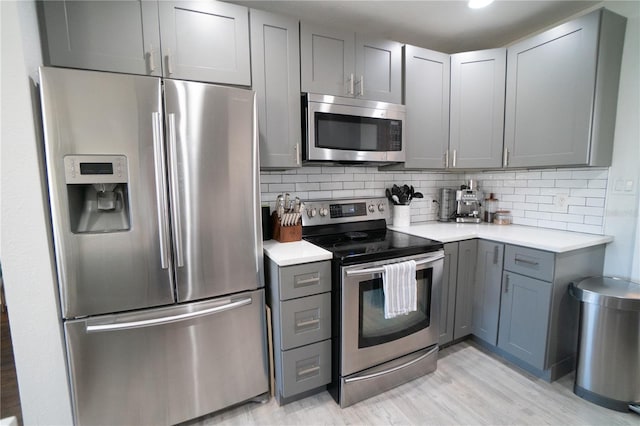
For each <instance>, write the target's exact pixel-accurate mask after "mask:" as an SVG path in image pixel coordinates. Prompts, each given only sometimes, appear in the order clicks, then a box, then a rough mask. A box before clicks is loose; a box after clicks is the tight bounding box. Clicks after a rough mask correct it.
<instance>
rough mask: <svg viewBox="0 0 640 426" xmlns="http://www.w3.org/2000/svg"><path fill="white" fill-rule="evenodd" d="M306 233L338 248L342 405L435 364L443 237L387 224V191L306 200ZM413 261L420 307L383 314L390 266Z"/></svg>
mask: <svg viewBox="0 0 640 426" xmlns="http://www.w3.org/2000/svg"><path fill="white" fill-rule="evenodd" d="M306 210H307V215H305V217H304V218H303V230H302V234H303V238H304V239H305V240H307V241H309V242H311V243H313V244H316V245H318V246H320V247H322V248H324V249H326V250H329V251H331V252H332V253H333V261H332V265H333V273H332V277H333V296H332V312H333V314H332V315H333V318H332V323H333V359H332V369H333V378H332V384H331V386H330V388H329V390H330V392H331V394H332V396H333V397H334V399H335V400H336V402H338V403H339V404H340V406H341V407H343V408H344V407H347V406H349V405H352V404H354V403H356V402H358V401H362V400H363V399H366V398H369V397H371V396H374V395H377V394H379V393H382V392H384V391H386V390H388V389H391V388H393V387H396V386H398V385H400V384H402V383H405V382H408V381H410V380H412V379H415V378H417V377H420V376H422V375H424V374H427V373H430V372H432V371H434V370H435V369H436V362H437V357H438V345H437V343H438V335H439V325H438V318H439V304H438V302H437V301H438V300H439V299H440V287H441V282H442V269H443V263H444V260H443V259H444V252H443V244H442V243H441V242H439V241H434V240H430V239H426V238H420V237H415V236H412V235H408V234H403V233H400V232H394V231H391V230H388V229H387V227H386V219H387V218H388V216H389V214H388V212H389V205H388V202H387V200H386V199H385V198H370V199H352V200H351V199H350V200H322V201H309V202H307V203H306ZM410 260H413V261H415V268H416V276H415V278H416V290H417V291H416V300H417V303H416V310H415V311H412V312H409V313H408V314H406V315H399V316H396V317H394V318H388V319H387V318H385V307H384V304H385V293H384V290H383V288H384V286H383V271H384V268H385V265H393V264H398V263H401V262H406V261H410Z"/></svg>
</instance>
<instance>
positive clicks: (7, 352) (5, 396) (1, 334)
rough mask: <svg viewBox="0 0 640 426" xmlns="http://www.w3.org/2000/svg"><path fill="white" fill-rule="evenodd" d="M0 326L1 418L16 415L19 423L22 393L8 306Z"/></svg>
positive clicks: (20, 420) (3, 312)
mask: <svg viewBox="0 0 640 426" xmlns="http://www.w3.org/2000/svg"><path fill="white" fill-rule="evenodd" d="M1 316H2V321H0V323H1V327H0V340H1V341H2V342H1V346H2V347H1V352H0V418H2V419H3V418H5V417H12V416H15V417H16V418H17V419H18V424H22V409H21V408H20V395H19V394H18V379H17V376H16V367H15V364H14V360H13V348H12V346H11V333H10V331H9V318H8V316H7V310H6V308H5V309H4V310H3V311H2V315H1Z"/></svg>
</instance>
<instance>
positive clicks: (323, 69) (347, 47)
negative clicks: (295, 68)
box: [300, 23, 355, 96]
mask: <svg viewBox="0 0 640 426" xmlns="http://www.w3.org/2000/svg"><path fill="white" fill-rule="evenodd" d="M354 43H355V35H354V33H353V32H350V31H345V30H339V29H329V28H323V27H321V26H317V25H312V24H307V23H302V24H300V75H301V85H302V91H303V92H312V93H320V94H323V95H336V96H353V95H354V92H355V81H354V79H355V75H354V72H355V59H354V55H355V53H354V52H355V50H354Z"/></svg>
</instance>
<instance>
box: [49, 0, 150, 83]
mask: <svg viewBox="0 0 640 426" xmlns="http://www.w3.org/2000/svg"><path fill="white" fill-rule="evenodd" d="M41 4H42V7H43V14H44V26H45V29H46V33H47V36H46V40H47V43H48V55H49V61H48V62H49V63H50V64H51V65H57V66H62V67H70V68H82V69H92V70H100V71H114V72H122V73H130V74H142V75H145V74H148V75H157V76H160V75H162V69H161V60H160V33H159V30H158V3H156V2H155V1H153V2H152V1H127V2H124V1H116V2H112V1H45V2H42V3H41Z"/></svg>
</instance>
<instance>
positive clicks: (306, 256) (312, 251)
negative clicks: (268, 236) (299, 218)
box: [262, 240, 333, 266]
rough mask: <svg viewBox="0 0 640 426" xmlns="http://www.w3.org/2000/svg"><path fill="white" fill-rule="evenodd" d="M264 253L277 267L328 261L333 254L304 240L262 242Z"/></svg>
mask: <svg viewBox="0 0 640 426" xmlns="http://www.w3.org/2000/svg"><path fill="white" fill-rule="evenodd" d="M262 245H263V247H264V253H265V254H266V255H267V256H269V258H270V259H271V260H273V261H274V262H275V263H276V265H278V266H289V265H298V264H300V263H309V262H319V261H321V260H330V259H331V258H333V254H332V253H331V252H330V251H327V250H325V249H323V248H320V247H318V246H316V245H313V244H311V243H308V242H306V241H304V240H302V241H293V242H291V243H280V242H278V241H276V240H268V241H263V242H262Z"/></svg>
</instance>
